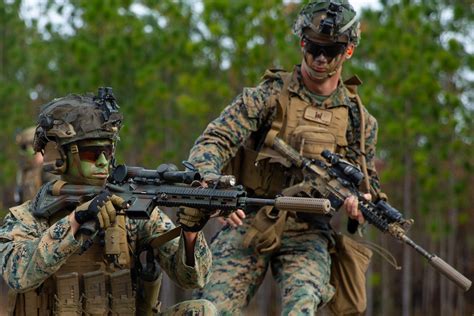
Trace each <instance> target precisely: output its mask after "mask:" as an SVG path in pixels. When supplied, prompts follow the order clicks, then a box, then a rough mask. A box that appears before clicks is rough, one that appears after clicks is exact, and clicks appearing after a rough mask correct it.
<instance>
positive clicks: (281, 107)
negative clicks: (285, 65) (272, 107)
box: [265, 73, 293, 148]
mask: <svg viewBox="0 0 474 316" xmlns="http://www.w3.org/2000/svg"><path fill="white" fill-rule="evenodd" d="M292 77H293V73H285V74H282V76H281V79H282V80H283V88H282V90H281V92H280V94H279V96H278V102H277V104H276V111H277V113H276V117H275V119H274V120H273V122H272V125H271V127H270V130H269V131H268V133H267V136H266V137H265V145H266V146H268V147H270V148H271V147H272V146H273V141H274V140H275V137H276V136H277V135H278V133H280V131H281V128H282V126H283V120H284V119H285V116H286V109H287V108H288V104H289V102H290V93H289V91H288V86H289V85H290V82H291V78H292Z"/></svg>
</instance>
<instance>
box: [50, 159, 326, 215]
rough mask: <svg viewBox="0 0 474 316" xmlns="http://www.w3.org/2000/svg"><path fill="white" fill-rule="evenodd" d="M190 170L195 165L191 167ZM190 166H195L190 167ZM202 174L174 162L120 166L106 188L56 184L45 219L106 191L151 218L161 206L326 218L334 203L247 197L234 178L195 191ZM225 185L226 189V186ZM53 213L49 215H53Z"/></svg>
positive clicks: (131, 212) (127, 211) (211, 212)
mask: <svg viewBox="0 0 474 316" xmlns="http://www.w3.org/2000/svg"><path fill="white" fill-rule="evenodd" d="M187 167H188V168H190V166H189V165H188V166H187ZM191 168H193V167H192V166H191ZM202 180H203V179H202V176H201V174H200V173H199V172H197V171H178V170H177V168H176V166H174V165H172V164H163V165H160V166H159V167H158V168H157V169H156V170H151V169H144V168H142V167H129V166H125V165H119V166H117V167H116V168H114V170H113V172H112V174H111V176H110V177H109V179H108V180H107V183H106V185H105V188H102V187H98V186H90V185H74V184H65V185H63V186H61V187H59V188H55V187H54V185H53V186H51V187H50V188H49V189H48V190H47V191H48V193H49V195H48V196H53V200H52V201H50V202H49V203H46V204H47V207H48V209H47V210H46V211H45V210H41V213H42V214H44V215H51V214H54V213H55V212H56V211H58V210H60V209H62V208H64V207H65V206H69V207H71V206H77V205H80V204H82V203H84V202H86V201H88V200H90V199H91V198H92V197H94V196H95V195H97V194H99V193H100V192H102V191H103V190H104V189H106V190H108V191H109V192H110V193H112V194H115V195H118V196H120V197H122V198H123V199H124V200H125V201H126V203H127V204H128V207H127V208H125V209H124V211H125V215H126V216H128V217H129V218H133V219H148V218H149V217H150V214H151V212H152V211H153V209H154V208H155V207H156V206H167V207H192V208H197V209H201V210H203V211H204V212H208V214H209V215H210V216H212V217H215V216H228V215H229V214H230V213H232V212H233V211H235V210H237V209H243V210H247V209H248V208H249V207H261V206H266V205H271V206H274V207H275V208H277V209H280V210H295V211H299V212H310V213H319V214H327V213H328V212H329V209H330V203H329V201H328V200H326V199H316V198H305V197H291V196H278V197H276V198H275V199H261V198H252V197H248V196H247V192H246V191H245V190H244V189H243V188H242V187H241V186H235V179H234V178H233V177H232V176H221V177H219V176H216V177H215V178H208V179H204V180H206V182H207V183H209V184H211V185H212V184H213V183H214V185H213V187H208V188H203V187H201V186H199V187H196V186H193V184H199V183H200V181H202ZM222 187H226V188H222ZM48 213H49V214H48Z"/></svg>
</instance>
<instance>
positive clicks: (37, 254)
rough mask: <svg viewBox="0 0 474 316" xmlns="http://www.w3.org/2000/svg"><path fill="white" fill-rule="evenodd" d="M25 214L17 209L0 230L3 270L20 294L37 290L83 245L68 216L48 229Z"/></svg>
mask: <svg viewBox="0 0 474 316" xmlns="http://www.w3.org/2000/svg"><path fill="white" fill-rule="evenodd" d="M26 212H27V211H23V212H21V210H18V208H17V209H15V210H14V212H11V213H10V214H9V215H7V216H6V217H5V220H4V224H3V225H2V227H0V270H1V273H2V275H3V278H4V280H5V282H7V283H8V285H9V286H10V288H12V289H14V290H15V291H17V292H25V291H27V290H30V289H32V288H36V287H38V286H39V285H40V284H41V283H43V281H44V280H46V279H47V278H48V277H50V276H51V275H52V274H54V273H55V272H56V271H57V270H58V269H59V268H60V267H61V266H62V265H63V264H64V263H65V261H66V260H67V258H68V257H69V256H70V255H72V254H73V253H74V252H76V251H77V250H78V249H79V248H80V246H81V242H80V241H78V240H76V239H75V238H74V234H73V233H72V229H71V226H70V225H69V219H68V217H65V218H62V219H60V220H59V221H58V222H56V223H55V224H54V225H52V226H51V227H47V226H45V224H42V223H40V222H38V221H37V220H35V218H34V217H33V216H32V215H31V214H30V213H29V212H28V213H26Z"/></svg>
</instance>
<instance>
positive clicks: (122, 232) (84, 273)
mask: <svg viewBox="0 0 474 316" xmlns="http://www.w3.org/2000/svg"><path fill="white" fill-rule="evenodd" d="M58 182H61V181H58ZM58 182H56V183H58ZM53 195H54V194H53ZM69 212H70V211H61V212H58V213H55V214H53V215H52V216H51V217H50V218H49V220H48V221H49V226H51V225H52V224H54V223H55V222H56V221H58V220H59V219H61V218H63V217H65V216H66V215H67V214H69ZM92 240H93V243H89V245H90V246H89V247H86V248H87V249H85V248H84V249H82V250H81V251H80V252H78V253H74V254H73V255H71V256H70V257H69V258H68V259H67V261H66V263H64V264H63V265H62V266H61V267H60V268H59V270H58V271H57V272H56V273H55V274H54V275H52V276H51V277H49V278H48V279H46V280H45V282H43V283H42V284H41V285H40V286H39V287H38V288H37V289H34V290H31V291H28V292H25V293H20V294H17V295H13V293H10V294H9V301H10V303H9V304H11V306H10V307H9V308H12V307H13V306H14V315H18V316H25V315H26V316H30V315H40V316H42V315H61V316H77V315H83V314H85V315H127V316H132V315H136V314H140V315H149V314H151V311H152V310H153V309H155V308H156V307H157V304H158V302H157V299H158V294H159V287H160V285H161V275H160V276H159V277H158V278H157V279H155V280H152V281H149V282H146V281H143V280H142V279H141V278H139V277H137V275H132V273H131V271H132V269H133V267H132V260H131V258H130V250H131V249H130V248H131V247H130V244H129V242H128V239H127V227H126V223H125V217H124V216H117V217H116V222H115V224H114V225H113V226H111V227H109V228H107V229H106V230H105V232H101V233H100V234H99V235H97V236H95V238H93V239H91V240H90V241H92ZM88 242H89V241H85V243H88ZM137 283H139V284H137ZM137 289H138V295H136V293H137ZM15 296H16V297H15ZM148 300H149V301H148ZM136 306H137V307H138V310H137V308H136Z"/></svg>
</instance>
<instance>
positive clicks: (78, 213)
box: [74, 191, 125, 229]
mask: <svg viewBox="0 0 474 316" xmlns="http://www.w3.org/2000/svg"><path fill="white" fill-rule="evenodd" d="M124 202H125V200H124V199H122V198H121V197H119V196H117V195H111V194H110V192H108V191H102V192H101V193H99V194H98V195H96V196H95V197H94V198H93V199H92V200H90V201H88V202H86V203H84V204H81V205H79V206H78V207H77V208H76V210H75V214H74V218H75V219H76V221H77V222H78V223H79V224H81V225H82V224H84V223H86V222H89V221H95V220H96V219H97V220H98V221H99V226H100V228H102V229H106V228H107V227H109V226H110V225H111V224H112V223H113V222H115V217H116V215H117V210H120V209H121V208H122V207H123V203H124Z"/></svg>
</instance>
